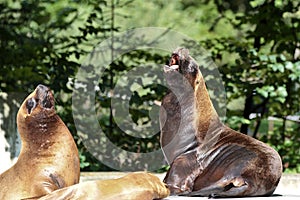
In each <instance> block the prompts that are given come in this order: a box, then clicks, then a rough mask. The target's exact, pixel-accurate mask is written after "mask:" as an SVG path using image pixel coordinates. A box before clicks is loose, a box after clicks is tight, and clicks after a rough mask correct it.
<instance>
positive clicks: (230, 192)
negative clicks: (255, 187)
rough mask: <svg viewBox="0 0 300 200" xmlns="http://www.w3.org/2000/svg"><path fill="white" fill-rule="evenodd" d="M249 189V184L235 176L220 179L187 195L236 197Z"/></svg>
mask: <svg viewBox="0 0 300 200" xmlns="http://www.w3.org/2000/svg"><path fill="white" fill-rule="evenodd" d="M248 190H249V184H248V183H247V182H246V181H245V180H244V179H243V178H242V177H235V178H233V179H231V180H222V181H219V182H216V183H214V184H212V185H209V186H207V187H205V188H201V189H200V190H197V191H193V192H191V193H190V194H189V196H208V197H210V198H216V197H232V196H235V197H238V196H243V195H244V193H245V191H248Z"/></svg>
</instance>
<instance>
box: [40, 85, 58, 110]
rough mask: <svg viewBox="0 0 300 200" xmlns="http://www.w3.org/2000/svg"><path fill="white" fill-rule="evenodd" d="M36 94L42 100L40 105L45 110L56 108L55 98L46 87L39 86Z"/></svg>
mask: <svg viewBox="0 0 300 200" xmlns="http://www.w3.org/2000/svg"><path fill="white" fill-rule="evenodd" d="M36 94H37V97H38V98H39V100H40V105H41V106H42V107H44V108H52V107H53V106H54V98H53V94H52V92H51V90H50V89H49V88H48V87H46V86H44V85H41V84H40V85H38V86H37V87H36Z"/></svg>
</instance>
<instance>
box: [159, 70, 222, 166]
mask: <svg viewBox="0 0 300 200" xmlns="http://www.w3.org/2000/svg"><path fill="white" fill-rule="evenodd" d="M166 79H167V83H168V85H169V88H170V93H169V94H167V95H166V96H165V97H164V99H163V101H162V110H163V111H161V116H162V117H161V127H162V131H161V144H162V147H163V150H164V154H165V157H166V159H167V161H168V163H172V161H173V160H174V159H175V158H176V157H177V156H178V155H181V154H183V153H185V152H187V151H189V150H190V149H193V148H194V147H195V146H199V145H201V144H203V143H205V146H204V147H203V148H202V149H203V151H206V150H208V149H209V145H214V144H215V143H216V142H217V139H218V137H219V136H220V134H221V130H222V129H223V124H222V122H221V120H220V119H219V116H218V114H217V112H216V110H215V109H214V107H213V104H212V102H211V100H210V97H209V94H208V91H207V89H206V85H205V81H204V79H203V76H202V74H201V72H200V70H199V69H198V71H197V73H196V74H195V77H193V78H192V77H191V76H190V77H189V74H188V75H182V74H180V73H179V72H177V71H174V72H171V73H166ZM206 146H207V148H206Z"/></svg>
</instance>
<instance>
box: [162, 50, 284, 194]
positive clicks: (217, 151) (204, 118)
mask: <svg viewBox="0 0 300 200" xmlns="http://www.w3.org/2000/svg"><path fill="white" fill-rule="evenodd" d="M164 69H165V76H166V79H167V83H168V85H169V86H170V92H169V93H168V94H167V95H166V96H165V97H164V98H163V101H162V108H161V113H160V123H161V146H162V148H163V152H164V155H165V157H166V159H167V161H168V162H169V163H170V165H171V166H170V169H169V170H168V172H167V174H166V177H165V179H164V182H165V183H166V184H167V185H168V187H169V189H170V190H171V194H172V195H187V196H210V197H243V196H267V195H271V194H272V193H273V192H274V190H275V189H276V186H277V184H278V182H279V180H280V178H281V174H282V161H281V158H280V156H279V154H278V153H277V152H276V151H275V150H274V149H272V148H271V147H270V146H268V145H266V144H264V143H262V142H260V141H258V140H256V139H254V138H252V137H249V136H247V135H244V134H241V133H239V132H236V131H234V130H232V129H230V128H229V127H227V126H225V125H224V124H223V123H222V122H221V120H220V119H219V116H218V114H217V112H216V110H215V109H214V107H213V104H212V102H211V100H210V97H209V94H208V92H207V89H206V86H205V81H204V79H203V76H202V74H201V72H200V70H199V67H198V65H197V63H196V61H195V60H194V59H193V58H192V57H191V56H190V55H189V51H188V50H187V49H184V48H179V49H177V50H175V51H174V53H173V54H172V57H171V60H170V63H169V65H166V66H165V67H164Z"/></svg>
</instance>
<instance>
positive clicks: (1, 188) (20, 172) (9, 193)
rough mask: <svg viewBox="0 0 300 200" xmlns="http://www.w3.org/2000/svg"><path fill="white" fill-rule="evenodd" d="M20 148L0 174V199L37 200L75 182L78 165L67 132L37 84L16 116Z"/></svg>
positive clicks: (51, 101) (44, 90)
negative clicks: (16, 158)
mask: <svg viewBox="0 0 300 200" xmlns="http://www.w3.org/2000/svg"><path fill="white" fill-rule="evenodd" d="M17 126H18V131H19V134H20V137H21V141H22V148H21V152H20V155H19V157H18V160H17V162H16V163H15V164H14V165H13V166H12V167H11V168H10V169H8V170H7V171H5V172H4V173H2V174H1V175H0V199H1V200H16V199H37V198H39V197H41V196H44V195H46V194H49V193H51V192H53V191H54V190H57V189H60V188H63V187H67V186H70V185H73V184H76V183H78V182H79V175H80V163H79V156H78V150H77V147H76V144H75V142H74V140H73V137H72V135H71V133H70V132H69V130H68V128H67V127H66V125H65V124H64V122H63V121H62V120H61V119H60V117H59V116H58V115H57V114H56V112H55V109H54V97H53V94H52V92H51V91H50V89H49V88H48V87H46V86H43V85H38V86H37V88H36V89H35V90H34V92H33V93H31V94H30V95H29V96H28V97H27V98H26V99H25V100H24V102H23V103H22V105H21V107H20V109H19V111H18V114H17Z"/></svg>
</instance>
